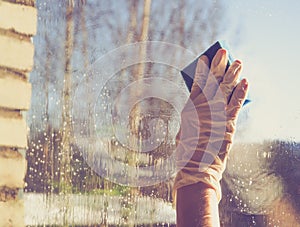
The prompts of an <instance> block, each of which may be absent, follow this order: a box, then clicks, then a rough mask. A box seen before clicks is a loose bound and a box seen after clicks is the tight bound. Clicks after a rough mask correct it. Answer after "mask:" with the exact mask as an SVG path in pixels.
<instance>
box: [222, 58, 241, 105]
mask: <svg viewBox="0 0 300 227" xmlns="http://www.w3.org/2000/svg"><path fill="white" fill-rule="evenodd" d="M241 71H242V62H241V61H239V60H235V61H234V62H233V63H232V65H231V66H230V67H229V69H228V70H227V72H226V73H225V76H224V78H223V81H222V83H221V84H220V87H221V89H222V91H223V93H224V95H225V100H226V101H227V103H228V102H229V100H230V96H231V94H232V91H233V89H234V88H235V87H236V85H237V81H238V78H239V75H240V73H241Z"/></svg>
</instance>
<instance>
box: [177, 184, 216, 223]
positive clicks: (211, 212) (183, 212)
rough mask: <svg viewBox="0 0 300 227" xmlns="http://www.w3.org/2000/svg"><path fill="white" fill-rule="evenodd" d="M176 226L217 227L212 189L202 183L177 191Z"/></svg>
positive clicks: (214, 196) (214, 193)
mask: <svg viewBox="0 0 300 227" xmlns="http://www.w3.org/2000/svg"><path fill="white" fill-rule="evenodd" d="M176 210H177V226H178V227H182V226H191V227H192V226H195V227H196V226H201V227H202V226H214V227H215V226H216V227H217V226H219V223H220V221H219V211H218V199H217V196H216V192H215V190H214V189H212V188H210V187H208V186H207V185H206V184H204V183H201V182H200V183H197V184H192V185H188V186H185V187H182V188H179V189H178V191H177V204H176Z"/></svg>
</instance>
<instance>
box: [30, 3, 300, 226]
mask: <svg viewBox="0 0 300 227" xmlns="http://www.w3.org/2000/svg"><path fill="white" fill-rule="evenodd" d="M36 6H37V9H38V28H37V34H36V36H35V37H34V39H33V43H34V45H35V66H34V69H33V71H32V73H31V74H30V80H31V83H32V105H31V109H30V111H29V113H28V115H27V121H28V125H29V128H30V134H29V145H28V150H27V155H26V156H27V160H28V169H27V175H26V188H25V193H24V200H25V222H26V225H28V226H41V225H46V226H50V225H57V226H67V225H71V226H126V225H128V226H174V225H175V219H176V217H175V210H174V209H173V207H172V201H173V198H172V185H173V180H174V176H175V174H176V168H175V157H174V149H175V136H176V133H177V131H178V129H179V125H180V111H181V109H182V108H183V105H184V103H185V101H186V99H187V98H188V95H189V92H188V90H187V88H186V86H185V84H184V81H183V79H182V77H181V75H180V70H181V69H183V68H184V67H185V66H186V65H188V64H189V63H190V62H192V61H193V60H194V59H195V58H196V57H197V56H199V55H200V53H202V52H203V51H204V50H205V49H207V48H208V47H209V46H210V45H212V44H213V43H214V42H215V41H217V40H225V41H226V43H227V44H228V46H229V49H230V51H231V54H232V56H233V57H234V58H238V59H241V60H242V62H243V73H242V76H243V77H247V78H248V80H249V84H250V86H249V88H250V92H249V99H250V100H251V102H250V103H249V104H247V105H246V106H244V107H243V109H242V113H241V115H240V118H239V121H238V127H237V133H236V136H235V141H234V145H233V147H232V151H231V154H230V158H229V160H228V163H227V169H226V171H225V173H224V176H223V179H222V191H223V192H222V193H223V196H222V200H221V202H220V216H221V223H222V226H298V225H300V220H298V221H297V218H298V216H299V214H300V143H299V141H300V137H299V135H300V134H299V129H300V104H299V102H298V101H297V99H298V97H300V96H299V95H300V94H299V89H298V84H299V82H300V81H299V78H300V77H299V75H300V67H299V66H298V65H299V63H298V59H299V58H298V55H299V53H300V46H299V38H300V30H299V28H298V26H297V22H298V21H299V16H298V9H299V7H300V2H298V1H279V0H275V1H272V2H271V1H263V2H262V1H258V0H255V1H245V0H242V1H234V0H229V1H222V0H217V1H209V0H201V1H199V0H197V1H196V0H188V1H183V0H176V1H158V0H152V1H151V0H145V1H135V0H130V1H126V0H120V1H116V0H115V1H102V0H101V1H97V0H80V1H79V0H78V1H74V0H69V1H48V0H37V2H36Z"/></svg>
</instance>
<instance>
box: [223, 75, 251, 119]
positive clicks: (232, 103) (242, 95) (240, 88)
mask: <svg viewBox="0 0 300 227" xmlns="http://www.w3.org/2000/svg"><path fill="white" fill-rule="evenodd" d="M247 91H248V82H247V80H246V79H243V80H242V81H241V82H239V83H238V85H237V86H236V87H235V89H234V90H233V93H232V96H231V98H230V100H229V104H228V107H227V115H228V117H229V118H232V119H234V118H235V117H236V116H237V115H238V112H239V110H240V109H241V107H242V106H243V103H244V101H245V99H246V95H247Z"/></svg>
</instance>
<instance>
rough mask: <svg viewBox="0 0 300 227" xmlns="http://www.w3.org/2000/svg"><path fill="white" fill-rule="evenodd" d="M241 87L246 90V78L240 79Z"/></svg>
mask: <svg viewBox="0 0 300 227" xmlns="http://www.w3.org/2000/svg"><path fill="white" fill-rule="evenodd" d="M242 88H243V90H246V89H247V88H248V82H247V80H246V79H242Z"/></svg>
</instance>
